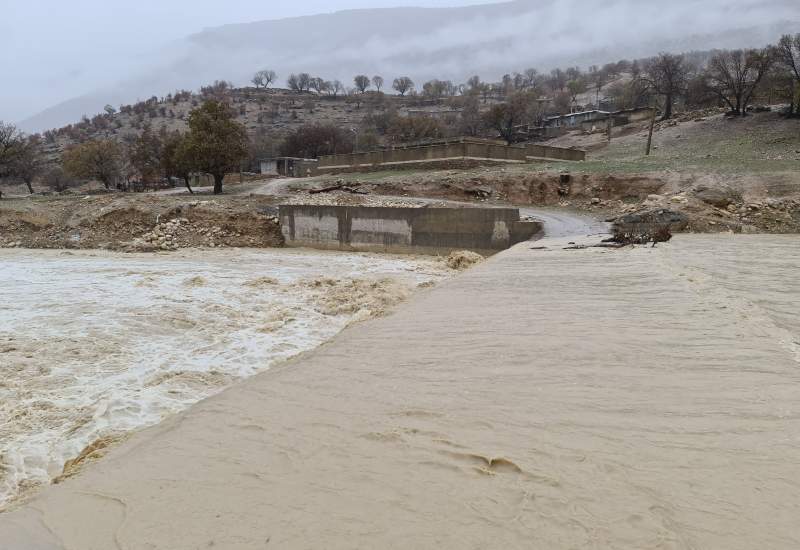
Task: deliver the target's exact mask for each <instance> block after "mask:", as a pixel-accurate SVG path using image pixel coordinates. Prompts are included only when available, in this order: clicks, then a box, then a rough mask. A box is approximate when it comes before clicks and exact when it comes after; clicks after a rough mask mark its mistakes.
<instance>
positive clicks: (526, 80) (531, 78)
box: [522, 68, 540, 88]
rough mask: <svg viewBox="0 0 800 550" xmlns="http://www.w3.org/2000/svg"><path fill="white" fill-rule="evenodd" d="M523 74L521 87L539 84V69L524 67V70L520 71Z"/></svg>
mask: <svg viewBox="0 0 800 550" xmlns="http://www.w3.org/2000/svg"><path fill="white" fill-rule="evenodd" d="M522 75H523V87H524V88H536V87H538V85H539V79H540V76H539V71H537V70H536V69H533V68H530V69H525V72H523V73H522Z"/></svg>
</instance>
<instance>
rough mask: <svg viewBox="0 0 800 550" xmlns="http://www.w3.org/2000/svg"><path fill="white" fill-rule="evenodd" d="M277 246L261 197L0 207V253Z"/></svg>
mask: <svg viewBox="0 0 800 550" xmlns="http://www.w3.org/2000/svg"><path fill="white" fill-rule="evenodd" d="M282 243H283V238H282V237H281V233H280V228H279V226H278V222H277V218H276V217H275V216H274V212H273V211H272V210H271V201H270V200H269V199H268V198H266V197H231V196H227V197H220V198H215V197H209V196H205V197H196V198H195V197H190V196H165V195H135V194H113V195H87V196H85V197H74V196H66V197H45V198H41V197H40V198H36V199H27V198H26V199H15V200H5V201H0V247H3V246H5V247H24V248H71V249H92V248H94V249H96V248H102V249H109V250H125V251H154V250H175V249H178V248H187V247H197V246H207V247H259V248H260V247H273V246H281V244H282Z"/></svg>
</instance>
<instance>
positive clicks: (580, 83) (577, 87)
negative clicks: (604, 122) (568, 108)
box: [567, 78, 586, 109]
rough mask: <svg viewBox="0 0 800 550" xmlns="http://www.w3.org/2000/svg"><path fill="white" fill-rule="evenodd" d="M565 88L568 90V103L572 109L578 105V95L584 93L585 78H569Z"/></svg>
mask: <svg viewBox="0 0 800 550" xmlns="http://www.w3.org/2000/svg"><path fill="white" fill-rule="evenodd" d="M567 89H568V90H569V96H570V100H571V101H570V103H571V105H572V108H573V109H574V108H575V107H577V106H578V96H579V95H581V94H583V93H586V80H585V79H583V78H577V79H575V80H570V81H569V82H567Z"/></svg>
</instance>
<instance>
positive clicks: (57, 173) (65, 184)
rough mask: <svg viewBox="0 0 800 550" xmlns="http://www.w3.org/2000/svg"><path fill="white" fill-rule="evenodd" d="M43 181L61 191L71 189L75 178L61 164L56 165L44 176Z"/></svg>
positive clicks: (53, 188)
mask: <svg viewBox="0 0 800 550" xmlns="http://www.w3.org/2000/svg"><path fill="white" fill-rule="evenodd" d="M42 182H43V183H44V184H45V185H46V186H47V187H48V188H49V189H51V190H52V191H55V192H56V193H61V192H62V191H66V190H67V189H69V187H70V186H71V185H73V183H74V180H73V179H72V178H71V177H69V176H68V175H67V174H66V173H65V172H64V170H63V169H62V168H61V167H60V166H56V167H55V168H52V169H51V170H49V171H48V172H47V173H45V175H44V176H42Z"/></svg>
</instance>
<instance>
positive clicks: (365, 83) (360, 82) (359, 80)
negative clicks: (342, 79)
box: [353, 74, 370, 94]
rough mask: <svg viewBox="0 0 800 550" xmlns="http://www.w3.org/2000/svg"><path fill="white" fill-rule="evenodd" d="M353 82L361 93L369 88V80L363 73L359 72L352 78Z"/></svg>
mask: <svg viewBox="0 0 800 550" xmlns="http://www.w3.org/2000/svg"><path fill="white" fill-rule="evenodd" d="M353 83H354V84H355V85H356V88H357V89H358V91H359V92H361V93H362V94H363V93H364V92H366V91H367V90H368V89H369V85H370V81H369V77H368V76H367V75H364V74H360V75H358V76H356V77H355V78H354V79H353Z"/></svg>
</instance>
